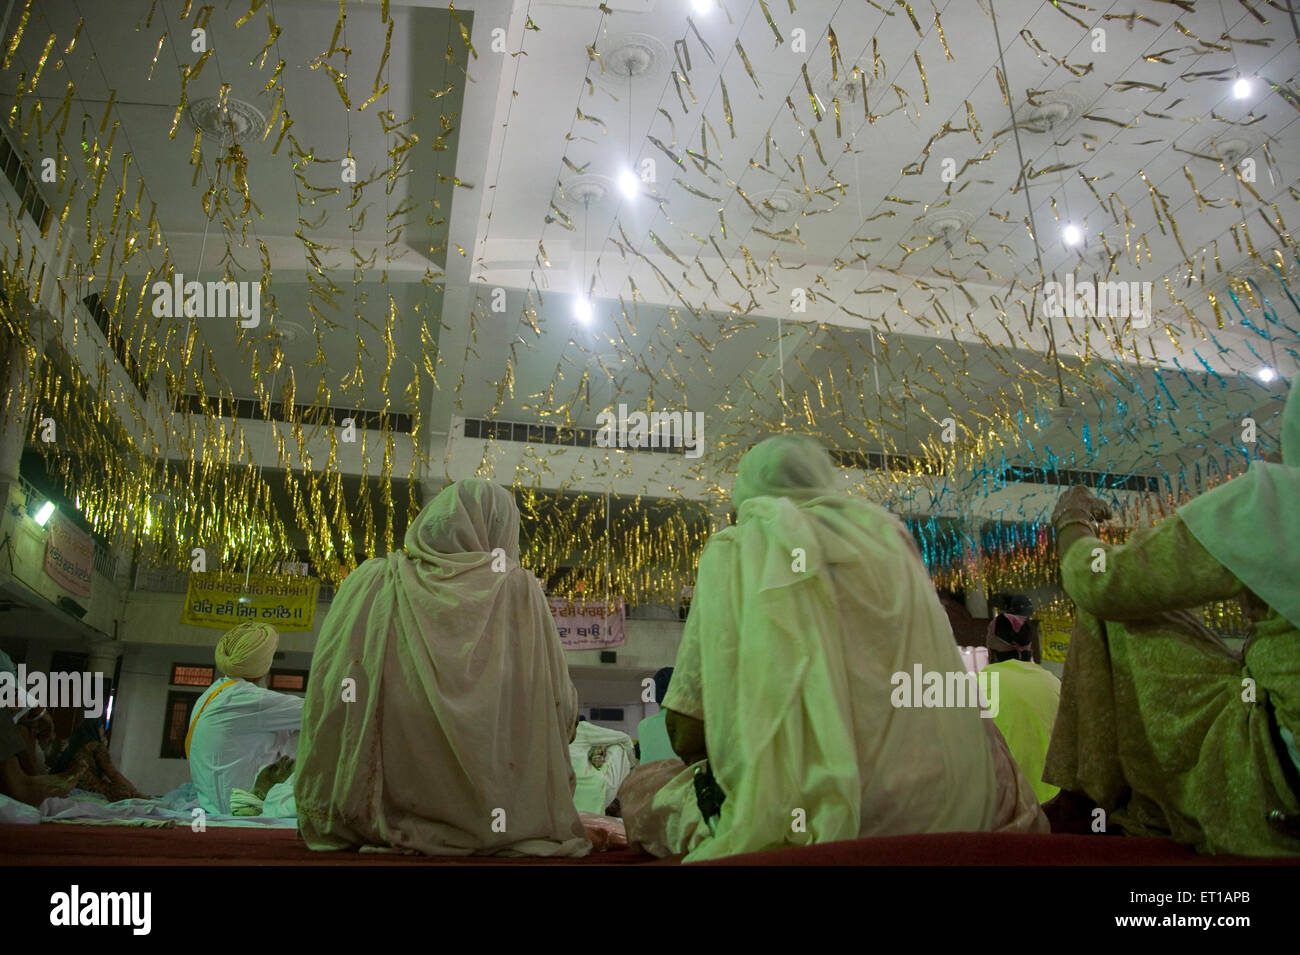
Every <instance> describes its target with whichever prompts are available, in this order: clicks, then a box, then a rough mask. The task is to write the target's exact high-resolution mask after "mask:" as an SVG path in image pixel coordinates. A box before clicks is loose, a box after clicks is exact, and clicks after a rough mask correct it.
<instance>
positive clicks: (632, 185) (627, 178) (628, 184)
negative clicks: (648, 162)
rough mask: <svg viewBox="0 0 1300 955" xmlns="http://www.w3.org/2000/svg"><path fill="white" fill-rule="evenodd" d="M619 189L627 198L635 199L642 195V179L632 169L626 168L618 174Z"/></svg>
mask: <svg viewBox="0 0 1300 955" xmlns="http://www.w3.org/2000/svg"><path fill="white" fill-rule="evenodd" d="M618 191H619V192H621V193H623V197H624V198H626V199H635V198H636V197H637V196H639V195H641V180H640V179H638V178H637V175H636V173H634V172H633V171H632V170H631V169H624V170H623V171H622V172H621V173H619V174H618Z"/></svg>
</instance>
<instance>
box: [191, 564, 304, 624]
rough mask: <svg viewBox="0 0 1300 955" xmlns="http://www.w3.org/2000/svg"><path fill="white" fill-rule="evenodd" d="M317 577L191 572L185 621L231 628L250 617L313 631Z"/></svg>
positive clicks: (261, 621) (262, 621) (259, 620)
mask: <svg viewBox="0 0 1300 955" xmlns="http://www.w3.org/2000/svg"><path fill="white" fill-rule="evenodd" d="M319 588H320V581H319V580H317V579H316V578H315V577H290V576H272V575H270V574H254V575H253V576H251V577H250V578H249V579H248V586H247V587H245V586H244V577H243V575H242V574H222V573H207V574H190V579H189V585H188V587H187V588H186V591H185V604H184V606H183V607H182V608H181V623H188V624H192V625H193V626H196V627H213V628H216V629H219V630H229V629H230V628H231V627H234V626H236V625H237V624H241V623H243V622H244V621H246V620H256V621H258V622H260V623H269V624H270V625H271V626H273V627H275V629H277V630H285V631H288V630H310V629H311V623H312V617H313V616H314V615H315V613H316V591H317V590H318V589H319Z"/></svg>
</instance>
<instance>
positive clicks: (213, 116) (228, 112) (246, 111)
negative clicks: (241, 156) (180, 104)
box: [189, 96, 266, 146]
mask: <svg viewBox="0 0 1300 955" xmlns="http://www.w3.org/2000/svg"><path fill="white" fill-rule="evenodd" d="M189 121H190V125H191V126H193V127H194V128H195V129H200V130H202V131H203V135H204V136H211V137H212V138H213V139H215V140H217V142H219V143H221V144H222V145H223V146H229V145H232V144H238V145H240V146H243V145H244V144H245V143H248V142H251V141H253V140H255V139H261V137H262V133H263V132H265V131H266V117H265V116H263V115H262V112H261V110H259V109H258V108H257V107H256V106H254V105H252V104H251V103H245V102H244V101H243V100H238V99H227V100H226V102H225V103H224V104H223V103H222V102H221V100H220V99H219V98H218V97H215V96H208V97H204V98H203V99H196V100H195V101H194V102H192V103H191V104H190V108H189Z"/></svg>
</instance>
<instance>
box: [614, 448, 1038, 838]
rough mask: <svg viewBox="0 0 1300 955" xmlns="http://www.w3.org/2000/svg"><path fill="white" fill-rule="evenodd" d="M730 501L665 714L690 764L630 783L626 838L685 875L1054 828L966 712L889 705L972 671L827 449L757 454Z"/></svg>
mask: <svg viewBox="0 0 1300 955" xmlns="http://www.w3.org/2000/svg"><path fill="white" fill-rule="evenodd" d="M732 500H733V502H734V503H735V505H736V509H737V515H738V521H737V523H736V524H735V526H733V527H728V528H726V529H724V530H722V531H720V532H719V533H717V534H714V535H713V536H712V537H711V538H710V540H709V542H708V544H707V546H706V547H705V548H704V551H703V552H702V553H701V555H700V563H699V569H698V574H697V582H696V587H695V599H694V602H693V603H692V606H691V611H690V616H689V617H687V620H686V628H685V631H684V633H683V637H682V644H681V647H680V648H679V650H678V654H677V662H676V666H675V669H674V670H673V680H672V684H671V686H670V687H669V690H668V695H667V696H666V698H665V699H664V702H663V705H664V706H665V708H666V709H667V710H668V716H667V720H668V732H669V736H670V738H671V739H672V741H673V746H674V749H675V750H676V751H677V753H678V754H679V755H680V756H683V757H684V758H685V760H686V762H688V763H694V764H695V765H694V766H688V767H686V768H685V769H683V767H682V762H681V761H678V760H663V761H659V762H656V763H651V764H648V765H647V766H645V767H643V768H639V769H637V770H636V771H634V772H633V774H632V776H631V777H629V780H628V782H627V783H625V784H624V786H623V790H622V792H621V793H620V800H621V802H622V808H623V812H624V821H625V823H626V825H627V831H628V839H629V842H632V843H636V844H639V845H641V846H642V847H644V848H646V849H647V850H649V851H651V852H654V853H655V854H658V855H668V854H675V853H679V852H686V853H689V854H688V855H687V856H686V861H688V862H691V861H695V860H699V859H708V858H716V857H719V856H724V855H731V854H735V853H740V852H750V851H757V850H763V849H772V848H778V847H781V846H788V845H806V844H810V843H815V842H832V841H835V840H840V839H853V838H857V837H858V836H866V835H888V834H898V833H915V832H940V831H961V830H992V829H998V828H1018V829H1021V830H1023V831H1046V829H1047V825H1046V819H1045V818H1044V817H1043V816H1042V814H1041V812H1039V810H1038V807H1037V801H1036V800H1035V799H1034V797H1033V792H1032V790H1031V789H1030V788H1029V784H1028V782H1027V781H1026V780H1024V778H1023V777H1022V776H1020V775H1019V774H1018V772H1017V771H1016V769H1015V766H1014V763H1013V762H1011V760H1010V756H1009V754H1008V752H1007V750H1006V744H1005V743H1004V742H1003V741H1002V738H1001V736H1000V735H998V733H997V731H996V729H994V727H993V723H992V720H989V719H981V718H980V710H979V709H978V707H977V706H976V707H971V706H969V705H968V706H965V707H948V708H943V707H937V708H901V707H897V706H895V705H894V703H893V696H894V695H893V692H892V691H893V690H894V689H895V687H896V685H897V683H896V680H895V674H899V673H902V674H906V675H909V677H910V675H911V674H913V673H914V669H915V667H916V666H918V665H919V666H920V667H921V668H922V669H923V670H924V671H926V672H938V673H942V674H947V673H954V674H963V673H964V672H965V667H964V665H963V663H962V660H961V656H960V654H959V653H958V651H957V647H956V644H955V643H954V641H953V637H952V630H951V627H950V626H949V624H948V618H947V616H946V615H945V613H944V611H943V608H942V606H941V605H940V603H939V598H938V595H937V594H936V593H935V590H934V586H933V585H932V584H931V582H930V579H929V576H928V575H927V573H926V570H925V566H924V565H923V564H922V562H921V558H920V555H919V554H918V553H917V550H916V545H915V544H914V542H913V541H912V538H911V536H910V535H909V534H908V532H907V530H906V528H904V527H903V525H902V523H901V522H900V521H899V520H898V519H897V518H896V517H894V516H893V515H891V514H890V513H889V512H888V511H886V510H884V509H883V508H881V507H878V506H877V505H875V504H871V503H868V502H867V501H864V500H861V499H859V498H854V497H851V496H849V495H846V494H845V493H844V492H843V488H842V482H841V481H839V480H837V474H836V469H835V466H834V464H833V463H832V461H831V460H830V457H829V455H827V453H826V452H825V450H824V449H822V448H821V447H820V446H819V445H818V444H817V443H816V442H815V441H812V440H811V439H809V438H804V437H798V436H780V437H775V438H769V439H768V440H766V441H763V442H762V443H760V444H759V445H757V446H756V447H754V448H752V449H751V450H750V451H749V452H748V453H747V454H746V455H745V456H744V457H743V458H742V459H741V462H740V468H739V473H738V474H737V477H736V483H735V487H734V489H733V491H732ZM916 692H917V693H918V694H919V692H920V688H919V687H918V688H917V689H916ZM705 759H707V768H708V769H709V770H710V771H711V772H712V774H713V777H714V778H715V779H716V784H717V788H718V789H720V791H721V794H722V797H723V801H722V803H721V812H720V814H719V815H718V816H717V817H715V818H713V819H711V820H710V823H709V824H708V825H706V824H704V821H703V818H702V816H701V812H700V809H699V805H698V801H697V798H696V792H695V791H694V783H695V780H694V770H695V769H697V768H702V767H703V766H704V765H705V764H704V763H703V762H701V761H702V760H705ZM674 772H675V773H676V775H673V774H674ZM701 778H705V779H707V777H701Z"/></svg>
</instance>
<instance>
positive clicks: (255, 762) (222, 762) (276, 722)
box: [190, 676, 303, 813]
mask: <svg viewBox="0 0 1300 955" xmlns="http://www.w3.org/2000/svg"><path fill="white" fill-rule="evenodd" d="M231 679H233V680H234V681H235V683H234V685H233V686H231V687H229V688H227V689H225V690H222V691H221V693H220V694H218V695H217V697H216V699H214V700H213V701H212V703H211V704H209V705H208V706H207V708H206V709H203V706H204V704H205V703H206V702H207V700H208V698H209V697H210V696H212V694H213V693H216V691H217V688H218V687H219V686H221V685H222V684H223V683H225V682H226V681H227V680H231ZM302 703H303V701H302V698H301V697H297V696H290V695H289V694H287V693H277V692H275V691H274V690H265V689H263V688H262V687H260V686H257V685H256V684H253V683H249V682H248V681H247V680H243V679H239V678H237V677H226V676H221V677H218V678H217V680H216V682H215V683H213V684H212V686H210V687H208V689H207V691H206V692H204V694H203V695H202V696H201V697H199V698H198V700H197V701H196V702H195V704H194V710H193V712H194V713H198V712H199V710H200V709H203V712H202V714H201V715H200V716H199V719H198V722H197V724H195V725H194V735H193V737H192V738H191V739H190V779H191V780H192V781H193V782H194V787H195V788H196V789H197V790H198V792H199V805H200V806H202V807H203V809H204V811H205V812H216V813H229V812H230V791H231V790H232V789H250V790H251V789H252V788H253V781H254V780H255V779H256V778H257V774H258V772H259V771H260V770H261V769H262V768H263V767H264V766H267V765H269V764H270V763H273V762H275V761H276V760H277V759H279V758H280V757H281V756H293V755H295V754H296V753H297V751H298V728H299V725H300V724H301V722H302ZM191 719H193V717H192V716H191Z"/></svg>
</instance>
